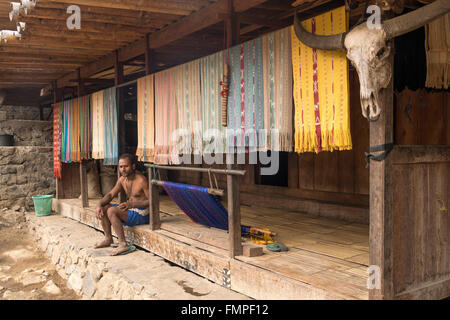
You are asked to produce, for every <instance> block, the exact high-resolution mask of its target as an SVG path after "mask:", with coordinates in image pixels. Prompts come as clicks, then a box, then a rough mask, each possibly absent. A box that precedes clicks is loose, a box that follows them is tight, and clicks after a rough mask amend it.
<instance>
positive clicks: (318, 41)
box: [294, 0, 450, 121]
mask: <svg viewBox="0 0 450 320" xmlns="http://www.w3.org/2000/svg"><path fill="white" fill-rule="evenodd" d="M449 11H450V0H436V1H434V2H433V3H431V4H429V5H426V6H423V7H421V8H419V9H416V10H414V11H412V12H409V13H407V14H404V15H401V16H398V17H395V18H392V19H390V20H387V21H385V22H384V23H382V24H381V26H380V27H379V28H372V29H371V28H369V27H368V25H367V24H366V23H363V24H360V25H358V26H356V27H354V28H353V29H352V30H350V31H349V32H346V33H342V34H337V35H331V36H321V35H316V34H312V33H310V32H308V31H306V30H305V29H304V28H303V26H302V25H301V23H300V21H299V18H298V15H297V14H295V16H294V30H295V34H296V35H297V38H298V39H299V40H300V41H301V42H303V43H304V44H305V45H307V46H309V47H311V48H316V49H322V50H347V58H348V59H349V60H350V61H351V63H352V64H353V65H354V67H355V69H356V71H357V72H358V76H359V81H360V87H361V92H360V97H361V109H362V114H363V116H364V117H365V118H367V119H368V120H369V121H376V120H378V118H379V116H380V113H381V108H380V106H379V103H378V94H379V92H380V90H381V89H383V88H387V86H388V85H389V83H390V81H391V78H392V65H391V62H390V60H389V59H388V57H389V55H390V53H391V50H392V41H391V40H392V39H393V38H395V37H397V36H400V35H402V34H405V33H408V32H411V31H413V30H415V29H417V28H420V27H421V26H423V25H425V24H427V23H429V22H431V21H433V20H434V19H436V18H439V17H440V16H442V15H444V14H446V13H448V12H449Z"/></svg>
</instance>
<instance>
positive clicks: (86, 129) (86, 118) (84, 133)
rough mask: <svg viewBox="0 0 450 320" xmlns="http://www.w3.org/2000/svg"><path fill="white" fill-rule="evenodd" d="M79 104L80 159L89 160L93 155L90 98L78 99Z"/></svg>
mask: <svg viewBox="0 0 450 320" xmlns="http://www.w3.org/2000/svg"><path fill="white" fill-rule="evenodd" d="M78 104H79V116H80V120H79V127H80V128H79V136H80V140H79V143H80V149H79V150H80V152H79V158H80V159H81V160H83V159H89V158H90V155H91V149H92V144H91V112H90V109H91V108H90V97H89V96H84V97H81V98H79V99H78Z"/></svg>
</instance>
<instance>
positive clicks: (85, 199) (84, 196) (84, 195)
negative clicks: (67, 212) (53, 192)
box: [77, 68, 89, 208]
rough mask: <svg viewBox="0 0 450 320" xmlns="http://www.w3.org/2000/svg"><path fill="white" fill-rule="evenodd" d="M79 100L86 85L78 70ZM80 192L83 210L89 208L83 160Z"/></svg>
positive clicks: (82, 161)
mask: <svg viewBox="0 0 450 320" xmlns="http://www.w3.org/2000/svg"><path fill="white" fill-rule="evenodd" d="M77 89H78V90H77V93H78V98H81V97H82V96H83V95H84V85H83V81H82V79H81V71H80V68H78V88H77ZM80 189H81V190H80V192H81V203H82V206H83V208H88V207H89V195H88V182H87V174H86V162H85V161H84V160H81V162H80Z"/></svg>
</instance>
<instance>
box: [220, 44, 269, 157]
mask: <svg viewBox="0 0 450 320" xmlns="http://www.w3.org/2000/svg"><path fill="white" fill-rule="evenodd" d="M262 62H263V58H262V39H261V38H258V39H255V40H252V41H248V42H246V43H243V44H241V45H238V46H235V47H233V48H231V49H230V50H229V63H230V85H229V90H230V91H229V95H228V128H229V129H231V130H233V132H234V135H228V137H227V152H229V153H234V152H237V153H245V152H249V151H250V152H252V151H253V152H254V151H257V150H258V149H259V148H260V147H261V146H264V145H265V141H264V140H265V134H264V132H263V129H264V101H263V99H264V94H263V70H262Z"/></svg>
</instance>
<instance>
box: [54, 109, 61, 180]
mask: <svg viewBox="0 0 450 320" xmlns="http://www.w3.org/2000/svg"><path fill="white" fill-rule="evenodd" d="M61 111H62V110H61V108H60V104H59V103H55V104H54V105H53V177H55V178H58V179H61V177H62V174H61V171H62V170H61V130H60V122H61Z"/></svg>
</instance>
